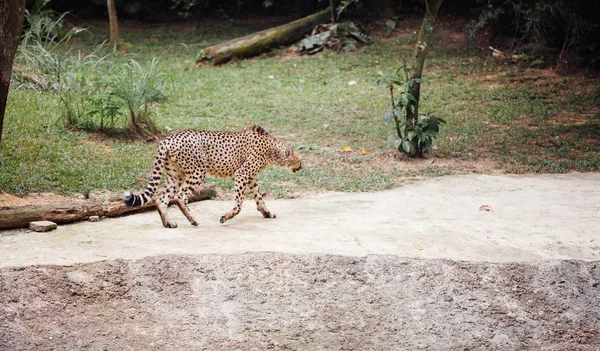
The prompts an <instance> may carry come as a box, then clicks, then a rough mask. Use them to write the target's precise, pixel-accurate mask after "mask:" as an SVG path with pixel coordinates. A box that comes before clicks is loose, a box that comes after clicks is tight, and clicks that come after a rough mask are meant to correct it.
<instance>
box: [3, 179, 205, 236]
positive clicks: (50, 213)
mask: <svg viewBox="0 0 600 351" xmlns="http://www.w3.org/2000/svg"><path fill="white" fill-rule="evenodd" d="M159 191H160V190H159ZM214 196H216V192H215V189H214V187H213V186H208V185H206V186H205V187H204V188H202V190H200V192H199V193H196V194H194V195H192V196H191V197H190V199H189V202H195V201H200V200H206V199H210V198H212V197H214ZM172 203H173V201H171V204H172ZM155 207H156V204H155V202H154V200H152V201H150V202H148V203H146V204H144V206H138V207H128V206H126V205H125V204H124V203H123V199H122V198H121V197H111V198H108V199H106V201H104V202H103V204H100V203H98V202H96V201H94V200H70V201H67V202H60V203H42V204H27V205H16V206H2V207H0V229H12V228H25V227H27V226H28V225H29V222H33V221H51V222H55V223H58V224H63V223H71V222H76V221H81V220H86V219H88V218H89V217H91V216H100V217H117V216H120V215H123V214H126V213H133V212H140V211H148V210H151V209H153V208H155Z"/></svg>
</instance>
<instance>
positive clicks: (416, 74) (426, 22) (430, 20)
mask: <svg viewBox="0 0 600 351" xmlns="http://www.w3.org/2000/svg"><path fill="white" fill-rule="evenodd" d="M442 1H443V0H431V1H427V0H426V1H425V6H426V9H425V17H424V18H423V23H422V24H421V30H420V31H419V38H418V40H417V44H416V45H415V51H414V53H413V57H412V64H411V69H410V74H409V77H408V79H409V81H411V80H413V79H421V77H422V75H423V66H424V65H425V58H426V57H427V51H428V49H429V45H430V41H431V37H432V35H433V28H434V25H435V20H436V18H437V14H438V11H439V9H440V6H441V5H442ZM408 92H409V93H410V94H412V95H413V96H414V97H415V100H416V101H415V102H414V103H413V106H414V107H415V108H414V111H411V110H410V109H407V112H406V122H407V123H413V125H414V124H416V123H417V121H418V117H419V99H420V95H421V83H418V82H414V83H413V84H412V85H411V86H410V89H409V91H408ZM413 142H414V147H415V150H417V152H416V154H415V156H417V157H422V156H423V150H421V148H419V147H418V146H419V145H418V140H416V139H415V140H414V141H413Z"/></svg>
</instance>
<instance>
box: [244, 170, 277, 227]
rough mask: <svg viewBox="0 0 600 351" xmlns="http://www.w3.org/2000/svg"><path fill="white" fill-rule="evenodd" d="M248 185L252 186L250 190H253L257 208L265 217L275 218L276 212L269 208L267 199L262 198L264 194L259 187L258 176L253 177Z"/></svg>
mask: <svg viewBox="0 0 600 351" xmlns="http://www.w3.org/2000/svg"><path fill="white" fill-rule="evenodd" d="M248 187H249V188H250V191H252V196H253V197H254V201H256V209H257V210H258V211H259V212H260V213H262V215H263V217H265V218H275V217H276V216H275V214H274V213H271V212H270V211H269V210H268V209H267V206H266V205H265V201H264V200H263V198H262V195H261V194H260V189H259V187H258V182H257V181H256V177H254V178H252V179H251V180H250V183H248Z"/></svg>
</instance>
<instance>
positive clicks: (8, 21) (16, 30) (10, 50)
mask: <svg viewBox="0 0 600 351" xmlns="http://www.w3.org/2000/svg"><path fill="white" fill-rule="evenodd" d="M24 13H25V0H2V1H0V143H1V142H2V126H3V124H4V112H5V110H6V101H7V99H8V89H9V87H10V76H11V74H12V66H13V61H14V59H15V51H16V50H17V46H18V45H19V38H20V37H21V30H22V28H23V18H24Z"/></svg>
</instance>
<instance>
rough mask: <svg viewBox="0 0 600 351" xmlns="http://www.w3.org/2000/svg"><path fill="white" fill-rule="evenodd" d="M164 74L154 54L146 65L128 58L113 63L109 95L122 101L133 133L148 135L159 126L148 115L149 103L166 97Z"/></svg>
mask: <svg viewBox="0 0 600 351" xmlns="http://www.w3.org/2000/svg"><path fill="white" fill-rule="evenodd" d="M166 78H167V76H166V74H164V73H163V72H161V71H160V70H159V61H158V60H157V59H156V58H153V59H152V61H151V62H150V64H148V65H147V66H146V67H144V66H142V65H141V64H140V63H139V62H137V61H135V60H133V59H130V60H129V62H127V63H125V64H123V65H116V66H113V68H112V69H111V71H110V74H109V75H108V78H107V83H108V85H109V87H110V88H109V89H110V92H111V94H112V96H114V97H115V98H117V99H119V100H120V101H122V102H123V104H124V105H125V107H126V109H127V112H128V115H129V130H130V133H131V134H132V135H136V136H144V137H149V136H153V135H155V134H157V132H158V129H157V127H156V125H155V124H154V121H152V119H151V118H150V114H149V112H148V106H149V105H150V104H151V103H153V102H160V101H163V100H164V99H165V95H164V94H163V92H162V87H163V85H164V83H165V79H166Z"/></svg>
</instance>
